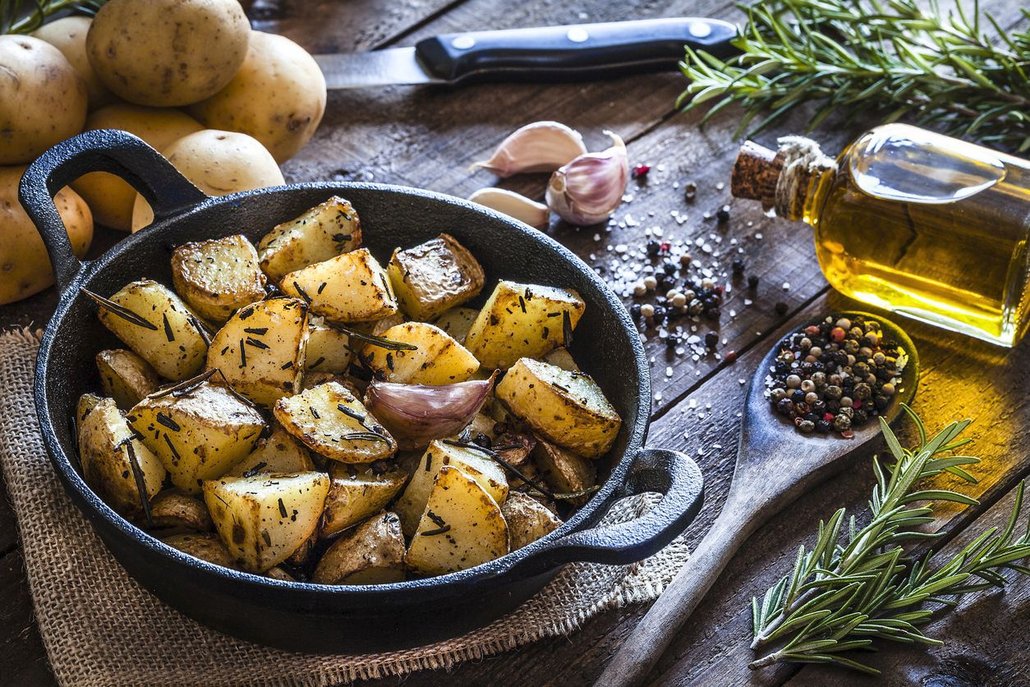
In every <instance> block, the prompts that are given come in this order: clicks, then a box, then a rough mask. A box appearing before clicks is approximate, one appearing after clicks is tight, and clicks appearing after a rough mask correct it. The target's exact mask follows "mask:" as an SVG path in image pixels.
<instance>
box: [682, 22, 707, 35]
mask: <svg viewBox="0 0 1030 687" xmlns="http://www.w3.org/2000/svg"><path fill="white" fill-rule="evenodd" d="M687 31H689V32H690V35H691V36H693V37H694V38H705V37H707V36H709V35H711V33H712V27H711V26H710V25H709V24H707V23H706V22H703V21H695V22H691V23H690V26H688V27H687Z"/></svg>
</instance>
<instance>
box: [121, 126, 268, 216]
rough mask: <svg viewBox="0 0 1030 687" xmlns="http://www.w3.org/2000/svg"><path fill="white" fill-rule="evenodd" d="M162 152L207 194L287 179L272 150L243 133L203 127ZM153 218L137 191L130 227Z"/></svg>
mask: <svg viewBox="0 0 1030 687" xmlns="http://www.w3.org/2000/svg"><path fill="white" fill-rule="evenodd" d="M161 153H162V154H163V155H164V156H165V157H166V158H168V161H169V162H171V163H172V164H173V165H175V168H176V169H177V170H179V171H180V172H182V175H183V176H184V177H186V178H187V179H189V180H190V181H192V182H193V184H194V185H195V186H196V187H197V188H199V189H200V190H201V191H203V192H204V193H206V194H208V195H209V196H224V195H228V194H230V193H236V192H237V191H249V190H251V189H255V188H265V187H267V186H281V185H282V184H285V183H286V181H285V180H284V179H283V173H282V171H280V169H279V165H277V164H276V163H275V158H273V157H272V154H271V153H269V152H268V151H267V150H265V148H264V146H262V145H261V144H260V143H259V142H258V141H256V140H255V139H253V138H251V137H250V136H247V135H246V134H238V133H236V132H233V131H219V130H218V129H203V130H201V131H198V132H196V133H192V134H188V135H186V136H183V137H182V138H180V139H178V140H177V141H175V142H173V143H172V144H171V145H169V146H168V147H167V148H163V149H162V150H161ZM153 221H154V211H153V210H152V209H151V208H150V205H149V204H148V203H147V201H146V199H145V198H144V197H143V196H141V195H139V194H137V195H136V198H135V201H134V203H133V206H132V230H133V231H134V232H135V231H139V230H140V229H142V228H143V227H145V226H147V225H149V224H150V223H151V222H153Z"/></svg>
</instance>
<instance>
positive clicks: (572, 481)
mask: <svg viewBox="0 0 1030 687" xmlns="http://www.w3.org/2000/svg"><path fill="white" fill-rule="evenodd" d="M532 457H533V462H534V463H535V464H536V466H537V468H539V470H540V474H541V475H542V476H543V478H544V481H545V482H546V483H547V486H549V487H550V488H551V489H552V490H553V491H554V492H555V493H558V494H577V493H579V492H582V491H586V490H587V489H590V488H591V487H592V486H594V485H595V484H597V467H596V466H595V465H594V462H593V461H592V460H589V459H587V458H583V457H582V456H577V455H576V454H575V453H572V452H571V451H567V450H565V449H563V448H562V447H560V446H555V445H554V444H550V443H548V442H546V441H543V440H541V441H538V442H537V443H536V448H534V449H533V455H532ZM589 500H590V495H589V494H584V495H582V496H577V497H575V498H570V499H569V503H571V504H573V505H574V506H582V505H583V504H584V503H586V502H587V501H589Z"/></svg>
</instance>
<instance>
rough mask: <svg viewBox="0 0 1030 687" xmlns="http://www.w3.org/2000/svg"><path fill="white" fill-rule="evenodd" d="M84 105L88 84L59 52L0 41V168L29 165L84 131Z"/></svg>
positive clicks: (28, 39) (29, 40)
mask: <svg viewBox="0 0 1030 687" xmlns="http://www.w3.org/2000/svg"><path fill="white" fill-rule="evenodd" d="M86 100H87V96H86V83H85V82H84V81H83V80H82V77H81V76H79V73H78V72H76V71H75V67H73V66H72V65H71V63H70V62H69V61H68V59H67V58H66V57H65V56H64V55H63V54H61V51H60V50H58V49H57V48H55V47H54V46H52V45H50V44H49V43H47V42H46V41H42V40H40V39H38V38H33V37H32V36H0V165H22V164H26V163H28V162H31V161H32V160H34V159H35V158H37V157H38V156H39V154H40V153H42V152H43V151H44V150H46V149H47V148H49V147H50V146H52V145H54V144H56V143H58V142H60V141H63V140H64V139H66V138H68V137H69V136H74V135H75V134H77V133H79V132H80V131H82V124H83V122H85V121H86Z"/></svg>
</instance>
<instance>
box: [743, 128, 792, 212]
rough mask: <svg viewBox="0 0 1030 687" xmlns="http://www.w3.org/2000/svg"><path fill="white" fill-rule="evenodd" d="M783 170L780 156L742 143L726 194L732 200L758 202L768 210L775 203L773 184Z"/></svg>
mask: <svg viewBox="0 0 1030 687" xmlns="http://www.w3.org/2000/svg"><path fill="white" fill-rule="evenodd" d="M781 169H783V156H782V155H778V154H777V152H776V151H775V150H770V149H768V148H766V147H765V146H761V145H758V144H757V143H755V142H754V141H745V143H744V145H742V146H741V147H740V153H738V155H737V161H736V162H735V163H734V164H733V173H732V175H731V177H730V192H731V193H732V194H733V196H734V197H735V198H747V199H749V200H760V201H762V207H763V208H764V209H765V210H769V209H770V208H772V207H774V205H775V204H776V183H777V181H778V180H779V178H780V170H781Z"/></svg>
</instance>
